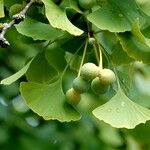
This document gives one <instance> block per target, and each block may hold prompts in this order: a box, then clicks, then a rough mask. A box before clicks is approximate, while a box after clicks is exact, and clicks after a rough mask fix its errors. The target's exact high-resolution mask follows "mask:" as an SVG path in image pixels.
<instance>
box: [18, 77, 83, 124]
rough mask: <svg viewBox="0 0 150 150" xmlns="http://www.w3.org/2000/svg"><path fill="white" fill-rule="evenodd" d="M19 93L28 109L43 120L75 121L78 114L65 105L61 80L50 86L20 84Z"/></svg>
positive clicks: (77, 118) (30, 83)
mask: <svg viewBox="0 0 150 150" xmlns="http://www.w3.org/2000/svg"><path fill="white" fill-rule="evenodd" d="M20 92H21V95H22V97H23V98H24V100H25V102H26V104H27V105H28V107H29V108H30V109H32V110H33V111H34V112H36V113H37V114H38V115H39V116H42V117H43V118H44V119H45V120H50V119H57V120H59V121H61V122H63V121H72V120H73V121H75V120H79V119H80V114H79V113H78V112H77V111H76V110H75V109H74V108H72V107H71V106H70V105H67V104H66V103H65V95H64V93H63V91H62V87H61V79H59V80H57V81H56V82H54V83H52V84H49V85H47V84H38V83H32V82H28V83H25V82H23V83H21V86H20Z"/></svg>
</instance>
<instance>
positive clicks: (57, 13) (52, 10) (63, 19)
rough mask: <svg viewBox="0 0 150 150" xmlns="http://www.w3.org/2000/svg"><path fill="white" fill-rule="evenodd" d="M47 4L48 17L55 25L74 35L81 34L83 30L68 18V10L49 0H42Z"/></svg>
mask: <svg viewBox="0 0 150 150" xmlns="http://www.w3.org/2000/svg"><path fill="white" fill-rule="evenodd" d="M42 1H43V3H44V5H45V11H46V16H47V19H48V20H49V22H50V24H51V25H52V26H53V27H55V28H59V29H62V30H64V31H67V32H69V33H70V34H73V35H76V36H78V35H81V34H82V33H83V31H82V30H81V29H79V28H77V27H76V26H74V25H73V24H72V23H71V22H70V21H69V20H68V18H67V15H66V10H65V9H64V10H62V9H61V8H59V7H58V6H57V5H56V4H55V3H53V2H52V1H48V0H42Z"/></svg>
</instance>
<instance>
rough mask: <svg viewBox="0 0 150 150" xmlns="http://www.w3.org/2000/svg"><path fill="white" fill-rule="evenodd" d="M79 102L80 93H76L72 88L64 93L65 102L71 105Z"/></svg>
mask: <svg viewBox="0 0 150 150" xmlns="http://www.w3.org/2000/svg"><path fill="white" fill-rule="evenodd" d="M80 100H81V95H80V93H78V92H76V91H75V90H74V89H73V88H71V89H69V90H68V91H67V92H66V101H67V103H69V104H71V105H77V104H78V103H79V102H80Z"/></svg>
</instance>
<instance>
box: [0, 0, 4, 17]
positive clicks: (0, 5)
mask: <svg viewBox="0 0 150 150" xmlns="http://www.w3.org/2000/svg"><path fill="white" fill-rule="evenodd" d="M2 17H4V1H3V0H0V18H2Z"/></svg>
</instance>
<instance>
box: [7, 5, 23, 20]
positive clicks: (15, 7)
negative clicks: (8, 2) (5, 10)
mask: <svg viewBox="0 0 150 150" xmlns="http://www.w3.org/2000/svg"><path fill="white" fill-rule="evenodd" d="M22 9H23V5H21V4H14V5H12V6H11V7H10V9H9V16H10V17H12V16H13V15H15V14H18V13H20V12H21V11H22Z"/></svg>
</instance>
